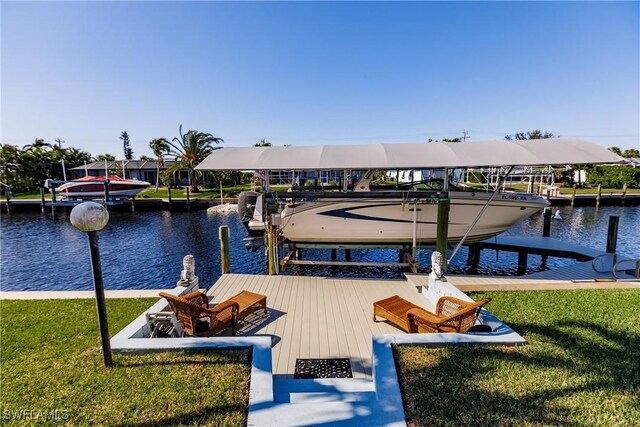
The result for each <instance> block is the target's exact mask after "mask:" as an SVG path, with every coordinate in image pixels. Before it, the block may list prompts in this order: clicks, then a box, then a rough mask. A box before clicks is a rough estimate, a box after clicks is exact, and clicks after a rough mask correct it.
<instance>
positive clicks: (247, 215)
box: [238, 191, 260, 235]
mask: <svg viewBox="0 0 640 427" xmlns="http://www.w3.org/2000/svg"><path fill="white" fill-rule="evenodd" d="M258 196H260V193H258V192H257V191H243V192H242V193H240V195H239V196H238V213H239V214H240V221H242V225H244V227H245V228H246V229H247V231H248V232H249V234H250V235H253V234H255V233H254V232H253V231H252V230H250V229H249V221H251V220H252V219H253V212H254V211H255V208H256V200H258Z"/></svg>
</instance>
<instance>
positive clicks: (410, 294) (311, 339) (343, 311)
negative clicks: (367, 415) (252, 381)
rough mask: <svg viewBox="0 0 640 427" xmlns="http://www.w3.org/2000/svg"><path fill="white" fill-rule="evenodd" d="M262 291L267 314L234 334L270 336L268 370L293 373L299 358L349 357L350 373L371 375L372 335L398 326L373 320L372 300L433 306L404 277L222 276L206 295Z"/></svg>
mask: <svg viewBox="0 0 640 427" xmlns="http://www.w3.org/2000/svg"><path fill="white" fill-rule="evenodd" d="M245 289H246V290H249V291H252V292H257V293H260V294H263V295H266V296H267V306H268V307H269V313H268V314H267V315H264V314H261V313H260V312H258V313H256V314H255V315H252V316H249V317H248V318H247V319H246V321H245V322H244V323H243V325H242V327H241V329H240V330H239V331H238V334H239V335H271V336H272V343H273V372H274V374H276V375H279V376H284V377H288V378H293V373H294V371H295V363H296V359H298V358H327V359H328V358H349V359H351V368H352V370H353V377H354V378H370V377H371V354H372V337H373V335H374V334H398V333H402V331H401V330H400V329H398V328H396V327H395V326H392V325H391V324H388V323H386V322H382V321H381V322H374V321H373V320H372V311H373V302H374V301H377V300H380V299H383V298H387V297H389V296H392V295H400V296H401V297H403V298H405V299H407V300H409V301H412V302H414V303H415V304H417V305H420V306H421V307H424V308H426V309H428V310H433V307H431V305H430V303H429V301H428V300H427V299H426V298H425V297H424V296H422V295H420V294H419V293H418V291H417V289H416V287H415V286H413V285H412V284H411V283H410V282H407V281H405V280H366V279H357V280H356V279H330V278H322V277H302V276H260V275H248V274H225V275H223V276H222V277H221V278H220V279H219V280H218V281H217V282H216V283H215V285H213V287H212V288H211V289H210V290H209V292H208V294H209V295H210V296H211V297H212V301H213V302H214V303H218V302H221V301H223V300H225V299H227V298H229V297H231V296H233V295H235V294H237V293H239V292H240V291H242V290H245Z"/></svg>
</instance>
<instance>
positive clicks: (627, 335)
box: [394, 290, 640, 426]
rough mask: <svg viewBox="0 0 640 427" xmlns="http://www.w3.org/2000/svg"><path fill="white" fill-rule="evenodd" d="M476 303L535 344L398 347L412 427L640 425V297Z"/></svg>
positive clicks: (508, 296) (501, 295) (560, 295)
mask: <svg viewBox="0 0 640 427" xmlns="http://www.w3.org/2000/svg"><path fill="white" fill-rule="evenodd" d="M472 296H473V298H474V299H479V298H482V297H484V296H490V297H492V298H493V302H491V303H490V304H489V306H488V309H489V310H490V311H492V312H493V313H494V314H496V315H497V316H498V317H499V318H501V319H503V320H504V321H505V322H507V323H508V324H510V325H511V326H512V327H513V329H515V330H516V331H517V332H519V333H520V334H522V335H523V336H524V337H525V338H526V339H527V341H528V342H529V344H528V345H526V346H518V347H485V348H469V347H467V348H462V347H458V348H454V347H450V348H441V349H427V348H424V347H417V346H397V347H395V348H394V351H395V355H396V363H397V364H398V368H399V376H400V382H401V388H402V393H403V398H404V402H405V411H406V416H407V421H408V423H409V425H411V426H436V425H437V426H465V425H492V426H511V425H525V426H542V425H560V426H587V425H603V426H604V425H616V426H632V425H638V423H639V422H640V291H638V290H584V291H533V292H483V293H476V294H473V295H472Z"/></svg>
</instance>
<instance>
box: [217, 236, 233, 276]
mask: <svg viewBox="0 0 640 427" xmlns="http://www.w3.org/2000/svg"><path fill="white" fill-rule="evenodd" d="M218 237H219V238H220V267H221V271H222V274H229V273H231V260H230V258H229V226H228V225H221V226H220V227H219V228H218Z"/></svg>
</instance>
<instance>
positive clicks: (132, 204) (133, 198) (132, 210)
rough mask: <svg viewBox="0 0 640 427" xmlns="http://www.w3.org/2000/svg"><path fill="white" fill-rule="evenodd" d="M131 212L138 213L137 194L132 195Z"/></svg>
mask: <svg viewBox="0 0 640 427" xmlns="http://www.w3.org/2000/svg"><path fill="white" fill-rule="evenodd" d="M131 212H132V213H136V196H131Z"/></svg>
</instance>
